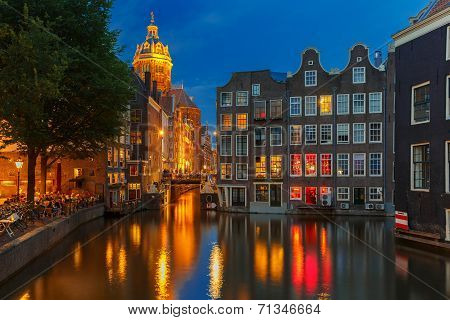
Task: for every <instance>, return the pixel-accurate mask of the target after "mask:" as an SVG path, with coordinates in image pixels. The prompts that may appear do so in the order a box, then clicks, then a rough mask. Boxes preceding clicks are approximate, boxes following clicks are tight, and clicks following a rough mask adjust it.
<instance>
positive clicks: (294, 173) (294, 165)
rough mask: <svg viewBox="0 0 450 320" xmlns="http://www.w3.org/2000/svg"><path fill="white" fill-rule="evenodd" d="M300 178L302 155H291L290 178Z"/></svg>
mask: <svg viewBox="0 0 450 320" xmlns="http://www.w3.org/2000/svg"><path fill="white" fill-rule="evenodd" d="M301 176H302V155H301V154H291V177H301Z"/></svg>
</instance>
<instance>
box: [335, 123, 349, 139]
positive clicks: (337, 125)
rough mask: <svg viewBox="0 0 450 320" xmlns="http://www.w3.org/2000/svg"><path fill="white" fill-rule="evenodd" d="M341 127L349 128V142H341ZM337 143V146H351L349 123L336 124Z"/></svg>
mask: <svg viewBox="0 0 450 320" xmlns="http://www.w3.org/2000/svg"><path fill="white" fill-rule="evenodd" d="M339 127H346V128H347V130H346V131H347V141H339V131H340V130H339ZM336 140H337V141H336V142H337V144H350V124H349V123H338V124H336Z"/></svg>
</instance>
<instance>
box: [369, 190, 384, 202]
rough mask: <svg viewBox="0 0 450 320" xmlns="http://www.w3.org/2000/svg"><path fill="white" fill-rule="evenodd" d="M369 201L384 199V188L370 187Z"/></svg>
mask: <svg viewBox="0 0 450 320" xmlns="http://www.w3.org/2000/svg"><path fill="white" fill-rule="evenodd" d="M369 201H383V188H380V187H370V188H369Z"/></svg>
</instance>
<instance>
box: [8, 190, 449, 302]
mask: <svg viewBox="0 0 450 320" xmlns="http://www.w3.org/2000/svg"><path fill="white" fill-rule="evenodd" d="M198 201H199V195H198V193H197V192H190V193H187V194H185V195H183V196H182V197H181V198H180V199H179V201H178V202H177V203H176V204H174V205H173V206H170V207H168V208H167V209H166V210H164V211H163V212H161V213H158V212H143V213H140V214H136V215H133V216H131V217H129V218H128V219H126V220H124V221H123V222H121V223H119V224H118V225H116V226H114V227H112V228H111V229H110V230H108V231H107V232H106V233H105V234H104V235H102V236H101V237H98V238H97V239H95V240H94V241H92V242H90V243H88V244H87V245H83V244H84V243H85V242H86V241H87V240H89V239H90V238H92V237H93V236H95V235H97V234H98V233H99V232H100V231H103V230H105V229H106V228H108V227H110V226H111V225H112V224H113V223H114V222H115V221H111V220H102V219H100V220H97V221H96V222H93V223H90V224H87V225H85V226H83V227H82V228H81V229H80V230H79V231H78V232H76V233H73V234H71V235H70V236H69V237H68V238H67V239H65V240H63V241H62V242H61V243H60V244H59V245H58V246H56V247H55V248H54V249H53V250H51V251H49V252H48V253H47V254H45V255H43V256H42V257H40V258H39V259H37V260H36V261H35V262H33V263H32V264H30V265H29V266H28V267H26V268H25V269H24V270H23V271H22V272H20V273H19V274H17V276H15V277H14V278H13V279H11V280H10V281H8V282H7V283H5V284H3V285H2V286H0V296H1V297H3V296H5V295H7V294H8V293H10V292H12V291H13V289H14V288H17V287H19V286H21V285H22V284H24V283H26V282H27V281H28V280H29V279H31V278H33V277H34V276H35V275H37V274H38V273H39V272H40V270H43V269H46V268H47V267H49V266H50V265H51V264H53V263H54V262H55V261H58V260H59V259H61V258H62V257H64V256H65V255H67V253H68V252H70V251H72V250H74V248H75V251H73V253H72V255H70V256H69V258H67V259H64V260H63V261H62V262H60V263H58V264H57V265H56V266H55V267H53V268H51V269H50V270H49V271H48V272H46V273H44V274H43V275H41V276H39V277H37V278H36V279H35V280H33V281H31V282H30V283H29V284H27V285H25V286H24V287H23V288H22V289H20V290H18V291H16V292H14V293H13V294H12V295H11V296H10V298H14V299H162V300H164V299H411V298H416V299H418V298H422V299H431V298H443V296H442V295H449V294H450V259H448V258H444V257H439V256H436V255H432V254H429V253H424V252H418V251H411V250H409V249H407V248H405V247H402V246H400V245H396V244H395V242H394V239H393V237H392V232H391V229H392V224H393V221H392V220H391V219H382V218H367V217H351V218H350V217H341V218H335V219H334V220H333V222H330V221H327V220H324V219H319V218H302V217H287V216H265V215H252V216H249V215H229V214H220V213H205V212H200V210H199V207H198ZM351 234H353V235H355V237H357V238H359V239H361V240H363V241H364V242H367V243H369V244H370V246H371V247H372V248H374V249H375V250H376V251H379V252H381V253H382V254H383V255H384V256H385V257H383V256H381V255H380V254H378V253H377V252H376V251H374V250H373V249H372V248H370V247H368V246H366V245H365V244H364V243H363V242H361V241H358V240H355V238H353V237H352V236H351ZM74 243H75V246H74V245H73V244H74ZM411 274H414V275H415V276H416V277H419V278H420V279H421V280H423V281H425V282H426V285H425V284H424V283H422V282H421V281H418V280H417V278H415V277H414V276H411ZM431 288H434V289H431Z"/></svg>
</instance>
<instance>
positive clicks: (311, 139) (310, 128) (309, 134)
mask: <svg viewBox="0 0 450 320" xmlns="http://www.w3.org/2000/svg"><path fill="white" fill-rule="evenodd" d="M305 144H317V125H315V124H314V125H305Z"/></svg>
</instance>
